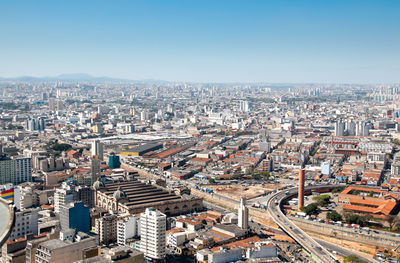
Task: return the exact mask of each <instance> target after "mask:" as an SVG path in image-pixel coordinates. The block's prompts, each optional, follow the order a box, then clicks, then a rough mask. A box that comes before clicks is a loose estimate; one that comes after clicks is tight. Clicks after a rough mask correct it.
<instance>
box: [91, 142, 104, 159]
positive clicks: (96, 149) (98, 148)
mask: <svg viewBox="0 0 400 263" xmlns="http://www.w3.org/2000/svg"><path fill="white" fill-rule="evenodd" d="M91 150H92V156H95V155H97V156H98V157H99V159H100V160H101V161H103V159H104V155H103V144H102V143H101V142H100V141H99V140H95V141H93V142H92V148H91Z"/></svg>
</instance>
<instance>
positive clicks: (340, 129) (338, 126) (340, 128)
mask: <svg viewBox="0 0 400 263" xmlns="http://www.w3.org/2000/svg"><path fill="white" fill-rule="evenodd" d="M335 136H344V122H342V120H338V121H336V123H335Z"/></svg>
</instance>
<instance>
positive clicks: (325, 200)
mask: <svg viewBox="0 0 400 263" xmlns="http://www.w3.org/2000/svg"><path fill="white" fill-rule="evenodd" d="M312 199H313V200H314V201H316V202H317V204H318V206H326V205H328V204H329V203H330V199H331V197H330V195H318V196H314V197H313V198H312Z"/></svg>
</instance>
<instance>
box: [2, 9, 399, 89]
mask: <svg viewBox="0 0 400 263" xmlns="http://www.w3.org/2000/svg"><path fill="white" fill-rule="evenodd" d="M399 8H400V4H399V3H398V2H396V1H386V2H385V3H382V2H375V1H351V2H349V1H335V2H331V3H327V2H323V3H322V2H318V1H302V2H279V3H278V2H272V1H266V2H253V3H246V4H245V3H243V2H241V1H229V2H228V1H218V2H216V3H215V2H211V1H202V2H191V3H186V2H180V1H168V2H162V1H146V2H140V1H135V2H128V1H120V2H118V5H117V4H115V3H107V2H106V1H96V2H94V1H85V2H84V3H82V2H77V1H68V2H57V3H54V2H51V1H39V2H34V3H32V2H29V1H22V2H19V4H16V3H1V4H0V14H1V18H0V19H1V20H0V21H1V22H2V23H1V24H2V25H7V26H2V27H0V34H1V35H2V42H1V43H0V56H1V57H2V60H1V62H0V78H14V77H19V76H34V77H43V76H57V75H59V74H71V73H80V72H82V73H87V74H90V75H93V76H108V77H112V78H122V79H130V80H145V79H156V80H165V81H185V82H220V83H222V82H224V83H232V82H248V83H255V82H263V83H357V84H370V83H371V84H372V83H385V84H386V83H388V84H389V83H398V82H399V78H398V76H397V72H398V71H399V70H400V65H399V63H398V62H397V61H398V60H399V58H400V52H399V49H398V48H397V44H396V43H398V42H399V40H400V39H399V38H400V37H399V35H398V34H397V32H399V29H400V18H399V17H398V16H397V13H398V10H400V9H399Z"/></svg>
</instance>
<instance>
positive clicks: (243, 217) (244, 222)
mask: <svg viewBox="0 0 400 263" xmlns="http://www.w3.org/2000/svg"><path fill="white" fill-rule="evenodd" d="M238 214H239V215H238V217H239V218H238V219H239V220H238V226H239V227H240V228H242V229H248V228H249V209H248V208H247V207H246V198H244V197H242V198H241V199H240V206H239V213H238Z"/></svg>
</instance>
